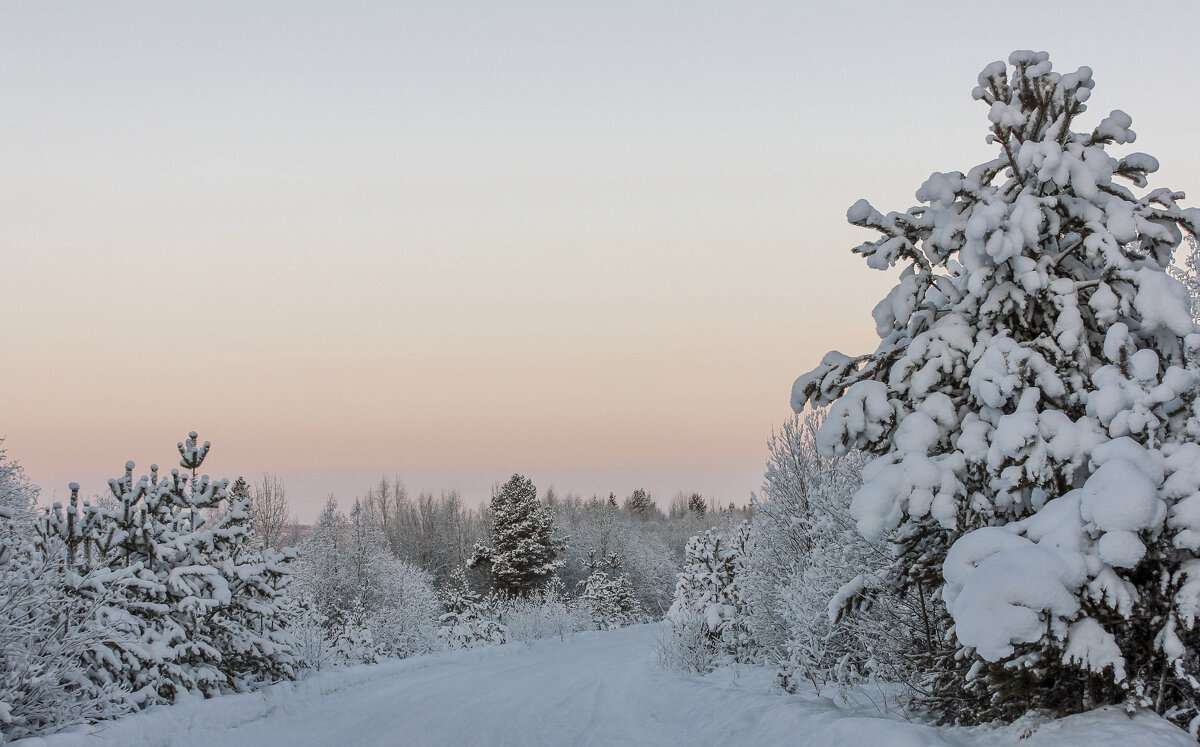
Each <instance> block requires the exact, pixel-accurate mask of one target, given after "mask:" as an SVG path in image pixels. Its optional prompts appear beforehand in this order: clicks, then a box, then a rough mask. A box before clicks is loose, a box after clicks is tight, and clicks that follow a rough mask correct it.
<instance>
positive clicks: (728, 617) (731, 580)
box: [666, 522, 750, 661]
mask: <svg viewBox="0 0 1200 747" xmlns="http://www.w3.org/2000/svg"><path fill="white" fill-rule="evenodd" d="M749 543H750V525H749V524H748V523H746V522H742V523H741V524H739V525H737V526H734V527H731V528H729V529H726V530H720V529H709V530H708V531H706V532H703V533H702V534H698V535H696V536H694V537H692V538H691V539H690V540H688V544H687V550H686V559H685V561H684V566H683V570H682V571H681V572H680V573H679V577H678V581H677V582H676V584H675V601H674V602H673V603H672V604H671V609H669V610H668V611H667V616H666V619H667V622H668V623H669V624H670V626H671V628H672V629H673V631H672V635H673V636H675V637H676V638H677V639H679V640H676V641H675V644H674V645H676V646H684V647H689V646H693V645H695V644H696V641H695V640H691V638H692V636H693V635H694V633H695V629H696V627H697V626H699V628H700V630H702V631H703V638H701V639H700V640H699V642H700V643H702V644H703V645H704V646H706V647H707V648H709V649H711V651H712V653H713V660H714V661H720V660H733V661H742V660H744V658H745V657H746V656H747V654H748V653H749V652H748V644H749V642H750V636H749V635H748V633H747V630H746V619H747V609H746V598H745V595H744V593H743V588H742V584H743V582H744V577H745V571H746V564H747V561H748V558H749V555H750V547H749ZM685 638H686V639H688V640H683V639H685Z"/></svg>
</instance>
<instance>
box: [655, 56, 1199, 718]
mask: <svg viewBox="0 0 1200 747" xmlns="http://www.w3.org/2000/svg"><path fill="white" fill-rule="evenodd" d="M1092 86H1093V81H1092V76H1091V70H1090V69H1088V68H1080V69H1079V70H1077V71H1075V72H1072V73H1068V74H1060V73H1057V72H1054V71H1053V69H1052V67H1051V64H1050V61H1049V58H1048V55H1046V53H1044V52H1028V51H1018V52H1014V53H1013V54H1012V56H1011V57H1010V58H1009V62H1008V64H1007V65H1006V64H1004V63H1002V62H996V63H993V64H992V65H989V66H988V67H987V68H985V69H984V71H983V72H982V73H981V74H980V75H979V85H978V87H977V88H976V89H975V90H974V94H973V95H974V98H975V99H976V100H979V101H982V102H984V103H985V104H986V105H987V106H988V110H989V111H988V120H989V123H990V128H989V130H990V131H989V134H988V139H987V141H988V143H990V144H992V145H994V146H996V148H997V153H996V157H995V158H994V159H992V160H989V161H987V162H985V163H983V164H981V165H979V166H977V167H975V168H973V169H971V170H970V171H968V172H966V173H962V172H953V173H935V174H933V175H932V176H930V178H929V179H928V180H927V181H926V182H925V183H924V184H923V185H922V186H921V188H920V189H919V190H918V192H917V199H918V200H919V201H920V202H921V204H920V205H918V206H916V207H914V208H911V209H909V210H908V211H907V212H904V213H895V212H893V213H888V214H886V215H885V214H883V213H881V212H879V211H878V210H876V209H875V208H874V207H872V206H871V205H870V204H869V203H867V202H866V201H865V200H860V201H859V202H858V203H856V204H855V205H853V206H852V207H851V208H850V210H849V211H848V214H847V218H848V219H849V221H850V222H851V223H853V224H854V225H857V226H860V227H863V228H867V229H870V230H873V231H876V232H878V233H879V234H880V237H879V238H878V239H876V240H874V241H869V242H867V243H864V244H862V245H860V246H859V247H857V248H855V249H854V251H855V252H856V253H857V254H860V255H862V256H863V257H864V258H865V259H866V260H867V263H868V265H869V266H871V267H872V268H875V269H879V270H885V271H888V270H891V269H892V268H900V280H899V283H898V284H897V285H896V287H895V288H894V289H893V290H892V292H891V293H890V294H889V295H888V296H887V297H886V298H885V299H883V300H882V301H881V302H880V303H879V304H878V305H877V306H876V307H875V310H874V317H875V322H876V327H877V332H878V334H879V337H880V343H879V346H878V348H877V349H876V350H875V352H873V353H869V354H866V355H861V356H848V355H844V354H842V353H839V352H836V351H834V352H831V353H829V354H827V355H826V356H825V357H824V358H823V359H822V361H821V363H820V365H819V366H818V367H817V368H816V369H814V370H813V371H811V372H810V373H808V374H805V375H803V376H801V377H800V378H799V379H797V381H796V382H795V385H794V387H793V396H792V404H793V407H794V408H795V410H796V411H797V413H801V415H800V416H799V418H798V419H797V420H796V421H793V422H791V423H789V424H787V425H786V426H785V427H784V428H783V429H782V431H781V432H780V433H777V434H776V435H775V436H774V437H773V439H772V440H771V444H770V446H771V459H770V463H769V464H768V469H767V473H766V480H765V483H764V487H763V495H762V496H761V500H758V501H757V502H756V505H755V510H754V515H753V520H752V522H751V523H750V524H748V525H747V526H746V527H743V528H739V529H737V530H735V531H725V532H709V533H707V534H704V535H701V536H699V537H697V538H696V539H694V540H693V542H692V543H691V544H689V546H688V551H687V555H688V557H687V560H686V564H685V570H684V572H683V574H681V576H680V577H679V581H678V585H677V589H676V596H675V603H674V605H673V607H672V610H671V613H670V615H669V619H670V620H671V621H672V630H673V633H672V636H671V637H670V638H669V639H668V640H667V641H666V642H665V644H664V650H663V656H664V659H665V660H666V661H667V662H668V663H672V664H675V665H677V666H683V667H687V668H693V669H699V670H701V671H703V670H706V669H709V668H711V667H713V666H716V665H718V664H720V663H721V662H724V661H740V660H753V661H768V662H772V663H774V664H775V665H776V666H777V667H778V670H779V677H780V683H781V684H782V685H783V686H784V687H786V688H789V689H794V688H795V687H798V686H801V685H803V684H804V683H806V682H807V683H809V684H811V685H812V686H813V687H815V688H816V689H818V690H823V689H826V688H828V687H831V686H835V687H839V688H841V689H842V691H843V692H844V691H846V690H847V689H849V688H852V687H853V686H854V685H855V684H856V683H861V682H863V681H866V680H878V681H881V682H891V683H899V684H901V685H903V686H905V687H906V689H907V693H908V697H909V699H910V701H911V702H912V703H913V704H914V705H916V706H919V707H921V708H924V709H926V710H928V711H930V712H932V713H933V714H934V715H935V716H936V717H938V718H939V719H941V720H943V721H945V722H951V723H975V722H979V721H987V720H993V719H1005V720H1011V719H1015V718H1018V717H1020V716H1021V715H1023V714H1024V713H1026V712H1028V711H1029V710H1031V709H1032V710H1038V711H1042V712H1046V713H1051V714H1058V715H1062V714H1068V713H1074V712H1079V711H1083V710H1087V709H1090V708H1094V707H1097V706H1101V705H1106V704H1119V705H1122V706H1123V707H1125V708H1126V709H1128V710H1129V711H1130V712H1133V711H1136V710H1137V709H1152V710H1153V711H1155V712H1156V713H1158V714H1160V715H1162V716H1164V717H1166V718H1168V719H1170V720H1171V721H1173V722H1175V723H1177V724H1179V725H1181V726H1183V727H1185V728H1187V729H1189V730H1190V731H1191V733H1192V734H1193V735H1197V734H1200V710H1198V708H1197V696H1198V695H1200V653H1198V651H1200V649H1198V646H1200V630H1198V628H1197V625H1196V616H1197V610H1200V557H1198V552H1200V467H1198V466H1197V465H1200V404H1198V400H1200V398H1198V396H1197V395H1198V394H1200V326H1198V325H1197V321H1196V320H1197V309H1198V308H1200V304H1198V302H1197V299H1198V298H1200V294H1197V292H1196V291H1197V289H1198V287H1200V276H1198V274H1197V268H1198V267H1200V265H1198V264H1197V263H1198V262H1200V260H1198V254H1197V244H1196V235H1197V231H1198V230H1200V210H1197V209H1196V208H1184V207H1182V206H1181V205H1180V204H1179V202H1178V201H1179V200H1181V199H1182V198H1183V195H1182V193H1178V192H1174V191H1172V190H1169V189H1163V188H1159V189H1154V190H1149V191H1142V192H1135V191H1134V189H1131V188H1130V186H1127V185H1126V184H1122V183H1121V181H1119V180H1124V181H1125V182H1126V183H1127V184H1128V185H1131V186H1132V187H1133V188H1136V189H1144V188H1146V186H1147V184H1148V176H1149V175H1150V174H1152V173H1153V172H1154V171H1156V170H1157V169H1158V162H1157V161H1156V160H1155V159H1154V158H1152V157H1151V156H1148V155H1146V154H1144V153H1139V152H1128V153H1126V154H1125V155H1123V156H1112V155H1110V154H1109V152H1108V149H1109V148H1111V147H1112V146H1115V145H1127V144H1129V143H1132V142H1133V141H1134V138H1135V135H1134V133H1133V131H1132V130H1131V129H1130V125H1131V119H1130V117H1129V116H1128V115H1126V114H1125V113H1124V112H1121V111H1114V112H1112V113H1111V114H1110V115H1108V116H1107V117H1104V118H1102V119H1101V121H1100V122H1099V123H1098V124H1096V125H1095V126H1094V127H1093V128H1091V129H1081V130H1080V129H1075V127H1076V124H1077V121H1078V118H1079V116H1080V115H1082V114H1083V113H1084V112H1085V111H1086V109H1087V106H1086V103H1085V102H1087V101H1088V100H1089V98H1090V94H1091V90H1092ZM1181 247H1183V248H1184V249H1183V251H1180V248H1181ZM1180 255H1182V256H1180ZM1173 263H1175V264H1173ZM1181 281H1182V282H1181ZM882 691H885V692H886V691H887V689H886V688H885V689H884V690H882Z"/></svg>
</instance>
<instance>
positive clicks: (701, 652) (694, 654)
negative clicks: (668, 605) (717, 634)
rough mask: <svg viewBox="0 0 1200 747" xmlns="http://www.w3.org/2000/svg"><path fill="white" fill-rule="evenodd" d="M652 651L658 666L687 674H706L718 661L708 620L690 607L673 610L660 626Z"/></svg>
mask: <svg viewBox="0 0 1200 747" xmlns="http://www.w3.org/2000/svg"><path fill="white" fill-rule="evenodd" d="M655 651H656V653H657V654H658V664H659V666H660V667H663V668H664V669H674V670H677V671H680V672H688V673H690V674H708V673H709V672H711V671H713V670H714V669H716V668H717V666H718V665H719V664H720V663H721V661H722V657H721V656H720V655H719V654H718V652H717V650H716V648H715V647H714V646H713V642H712V637H711V632H710V631H709V628H708V622H707V621H706V620H705V619H704V616H703V615H701V614H700V613H698V612H696V611H695V610H692V609H685V608H681V609H679V610H676V612H675V615H674V616H673V617H672V618H670V620H669V621H668V622H667V624H666V625H664V626H663V634H662V636H661V637H660V638H659V639H658V641H657V644H656V647H655Z"/></svg>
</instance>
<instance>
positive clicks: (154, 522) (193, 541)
mask: <svg viewBox="0 0 1200 747" xmlns="http://www.w3.org/2000/svg"><path fill="white" fill-rule="evenodd" d="M179 451H180V456H181V460H180V466H182V467H183V468H185V469H187V470H189V471H191V472H192V474H191V475H190V476H189V475H187V474H181V473H180V471H179V470H178V469H175V470H172V471H171V473H170V475H169V476H165V477H164V476H161V475H159V472H158V467H157V465H152V466H151V468H150V475H149V476H142V477H141V478H140V479H138V480H137V481H135V480H134V477H133V468H134V464H133V462H127V463H126V465H125V475H124V476H123V477H120V478H116V479H113V480H109V488H110V491H111V493H112V496H113V499H114V500H113V501H112V503H111V505H110V506H106V507H101V506H96V505H90V504H89V503H87V502H82V503H81V502H80V500H79V491H78V488H77V486H74V485H72V488H71V499H70V504H69V506H68V507H67V508H66V509H65V511H64V509H63V507H62V506H61V505H59V504H56V505H55V506H54V507H53V508H52V509H51V510H49V511H48V512H47V513H46V515H45V516H44V517H43V520H42V521H41V522H40V526H39V532H40V534H41V536H42V541H43V542H45V543H50V542H54V541H61V542H63V543H64V544H65V545H66V552H67V555H68V564H69V566H70V567H71V568H72V569H73V570H74V572H75V573H77V574H79V575H88V574H92V575H94V574H99V573H101V572H102V571H103V572H108V573H112V574H117V575H119V576H120V579H119V580H120V583H119V584H110V585H108V586H106V587H103V588H102V587H101V585H100V584H85V585H81V586H80V588H79V590H78V591H79V594H80V595H81V596H82V597H83V598H84V599H87V600H94V599H96V598H98V597H99V596H100V595H102V594H107V593H115V599H114V601H113V602H112V604H111V608H110V609H109V610H108V612H107V614H108V620H107V622H108V624H109V625H110V626H111V627H112V628H113V629H114V630H115V631H116V635H115V636H114V640H112V641H111V642H109V643H107V644H106V645H104V646H101V647H96V648H95V649H93V650H92V651H91V652H90V653H89V655H88V657H87V659H86V663H87V666H88V667H89V672H90V675H91V676H92V678H93V679H94V680H95V681H96V682H97V683H98V684H100V685H108V684H116V685H119V686H121V687H124V688H126V689H128V690H129V692H130V702H131V704H133V705H136V706H139V707H144V706H146V705H151V704H154V703H161V702H172V701H173V700H175V699H176V698H178V697H179V696H180V695H182V694H183V693H187V692H195V693H200V694H203V695H206V696H207V695H214V694H217V693H219V692H223V691H230V690H244V689H246V688H247V687H248V686H250V685H251V684H253V683H256V682H264V681H268V682H269V681H272V680H278V679H282V678H290V677H293V676H295V673H296V659H295V655H294V652H293V650H292V643H291V639H290V636H288V635H287V633H286V632H285V631H284V630H283V624H284V622H285V618H286V616H287V614H289V612H290V611H291V610H292V609H293V604H292V600H291V599H290V597H289V595H288V593H287V588H288V583H289V581H290V580H291V575H290V568H289V567H288V560H289V556H284V555H280V554H279V553H276V552H275V551H273V550H266V551H264V552H254V551H252V550H251V549H249V547H248V546H247V540H248V537H249V533H250V529H249V514H248V512H247V509H248V504H247V503H246V502H245V501H242V502H234V503H230V502H229V495H228V491H227V481H225V480H217V481H214V480H211V479H209V477H208V476H207V475H197V474H196V470H197V469H198V468H199V466H200V464H201V462H202V461H203V457H204V455H205V454H206V453H207V451H208V444H207V443H205V445H204V446H203V447H198V446H197V445H196V442H195V433H192V434H190V435H189V438H188V441H187V443H186V444H184V443H180V444H179ZM206 511H209V512H212V513H213V514H214V515H219V516H220V517H221V518H220V519H219V520H218V521H217V522H216V523H215V524H213V525H212V526H211V527H210V526H207V525H206V524H205V521H204V519H203V515H204V513H205V512H206Z"/></svg>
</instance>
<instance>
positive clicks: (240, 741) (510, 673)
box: [18, 625, 1195, 747]
mask: <svg viewBox="0 0 1200 747" xmlns="http://www.w3.org/2000/svg"><path fill="white" fill-rule="evenodd" d="M659 634H660V628H659V627H658V626H657V625H642V626H638V627H635V628H627V629H624V630H618V631H611V632H595V633H582V634H578V635H576V636H575V637H573V638H571V639H568V640H567V642H565V643H564V642H560V641H558V640H545V641H540V642H538V643H537V644H535V645H533V646H524V645H520V644H515V645H509V646H500V647H492V648H484V649H474V650H471V651H458V652H448V653H442V654H433V655H429V656H423V657H416V658H413V659H408V660H405V661H400V662H395V663H390V664H382V665H376V666H364V667H356V668H353V669H349V670H344V671H338V672H329V673H322V674H318V675H315V676H313V677H311V678H309V679H308V680H306V681H304V682H301V683H295V684H292V683H287V684H281V685H275V686H273V687H270V688H268V689H267V690H266V691H263V692H260V693H250V694H244V695H231V696H225V697H220V698H215V699H212V700H207V701H196V702H189V703H184V704H180V705H176V706H171V707H161V708H156V709H151V710H149V711H146V712H144V713H140V714H135V715H133V716H129V717H126V718H124V719H121V720H119V721H116V722H112V723H110V724H107V725H104V726H97V727H91V728H88V729H81V730H78V731H75V732H70V733H63V734H58V735H55V736H52V737H50V738H47V739H44V740H26V741H25V742H19V743H18V744H23V745H28V746H32V745H38V746H39V747H68V746H71V745H80V746H83V745H86V746H88V747H99V746H100V745H113V746H114V747H115V746H117V745H120V746H121V747H138V746H140V745H264V746H267V745H338V747H351V745H385V744H403V745H538V744H545V745H572V744H575V745H609V744H653V745H689V746H691V747H695V746H696V745H708V744H720V745H731V744H747V745H773V744H789V745H795V744H810V745H864V744H867V745H872V747H883V746H886V745H970V744H980V745H983V744H1005V743H1014V742H1016V741H1017V740H1018V739H1019V738H1020V737H1021V736H1023V734H1024V733H1025V732H1028V731H1029V730H1030V729H1031V728H1033V726H1034V724H1032V723H1030V724H1018V725H1015V726H1012V727H1006V728H1005V729H1003V730H999V731H994V730H984V729H977V730H966V729H935V728H932V727H929V726H925V725H921V724H912V723H906V722H903V721H898V720H893V719H891V718H887V717H883V716H881V715H880V714H877V713H861V712H860V713H855V712H850V711H847V710H844V709H839V708H837V707H835V706H833V705H832V704H830V703H829V702H828V701H820V700H818V699H816V698H812V697H805V696H785V695H778V694H774V693H772V692H770V689H769V679H770V678H769V677H768V676H766V675H767V673H765V672H761V671H757V672H756V671H748V672H747V671H743V672H742V676H740V677H735V676H733V673H731V672H725V673H721V674H717V675H714V676H710V677H707V678H700V677H695V676H689V675H683V674H678V673H674V672H664V671H662V670H660V669H659V668H658V666H657V664H656V660H655V653H654V645H653V644H654V641H655V636H657V635H659ZM1020 741H1021V743H1022V744H1027V745H1065V744H1080V745H1083V744H1086V745H1102V744H1111V745H1117V744H1120V745H1122V747H1137V746H1138V745H1147V746H1149V745H1157V746H1162V745H1173V744H1178V745H1195V742H1194V741H1192V740H1191V739H1189V738H1188V736H1187V735H1186V734H1184V733H1183V732H1182V731H1180V730H1178V729H1176V728H1175V727H1173V726H1171V725H1170V724H1168V723H1166V722H1165V721H1162V720H1160V719H1156V718H1150V717H1139V718H1138V719H1135V720H1132V721H1131V720H1129V719H1128V718H1126V717H1125V716H1124V715H1123V714H1121V713H1119V712H1116V711H1108V712H1096V713H1091V714H1085V715H1084V716H1080V717H1075V718H1074V719H1068V720H1065V721H1061V722H1055V723H1048V724H1041V725H1040V726H1038V728H1036V729H1034V730H1033V733H1032V735H1030V736H1029V737H1028V738H1025V739H1021V740H1020Z"/></svg>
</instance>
